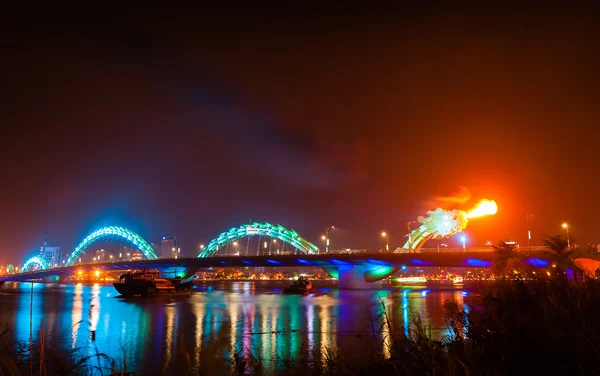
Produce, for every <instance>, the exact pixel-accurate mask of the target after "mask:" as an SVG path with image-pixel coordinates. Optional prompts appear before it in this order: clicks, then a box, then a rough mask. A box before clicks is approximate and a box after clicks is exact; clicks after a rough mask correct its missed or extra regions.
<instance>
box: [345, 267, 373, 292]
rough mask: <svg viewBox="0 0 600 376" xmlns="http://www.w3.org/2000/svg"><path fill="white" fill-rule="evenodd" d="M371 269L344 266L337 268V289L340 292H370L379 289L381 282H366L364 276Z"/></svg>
mask: <svg viewBox="0 0 600 376" xmlns="http://www.w3.org/2000/svg"><path fill="white" fill-rule="evenodd" d="M371 270H372V268H369V267H365V266H362V265H348V266H346V265H344V266H339V267H338V275H339V278H338V287H339V288H340V289H341V290H370V289H378V288H381V285H382V284H381V281H376V282H367V281H366V280H365V274H366V273H368V272H369V271H371Z"/></svg>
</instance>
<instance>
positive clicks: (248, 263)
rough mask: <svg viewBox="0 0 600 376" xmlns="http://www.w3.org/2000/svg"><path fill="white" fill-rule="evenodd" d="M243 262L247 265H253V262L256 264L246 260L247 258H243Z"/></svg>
mask: <svg viewBox="0 0 600 376" xmlns="http://www.w3.org/2000/svg"><path fill="white" fill-rule="evenodd" d="M242 262H243V263H244V264H247V265H252V264H254V263H253V262H250V261H246V260H242Z"/></svg>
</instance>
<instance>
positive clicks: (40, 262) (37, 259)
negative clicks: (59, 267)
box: [21, 256, 50, 272]
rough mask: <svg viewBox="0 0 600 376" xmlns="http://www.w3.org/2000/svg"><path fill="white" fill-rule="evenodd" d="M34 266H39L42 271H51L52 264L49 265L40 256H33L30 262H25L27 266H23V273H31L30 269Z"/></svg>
mask: <svg viewBox="0 0 600 376" xmlns="http://www.w3.org/2000/svg"><path fill="white" fill-rule="evenodd" d="M34 265H37V266H38V267H39V268H40V270H46V269H50V264H48V263H47V262H46V260H44V259H42V258H40V257H38V256H33V257H32V258H30V259H29V260H27V261H25V264H23V268H21V271H22V272H26V271H29V269H30V268H31V267H32V266H34Z"/></svg>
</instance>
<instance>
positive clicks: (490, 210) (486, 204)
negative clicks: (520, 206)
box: [467, 200, 498, 218]
mask: <svg viewBox="0 0 600 376" xmlns="http://www.w3.org/2000/svg"><path fill="white" fill-rule="evenodd" d="M497 211H498V205H497V204H496V201H494V200H481V201H479V203H478V204H477V206H476V207H475V208H474V209H473V210H471V211H470V212H468V213H467V218H475V217H482V216H484V215H494V214H496V212H497Z"/></svg>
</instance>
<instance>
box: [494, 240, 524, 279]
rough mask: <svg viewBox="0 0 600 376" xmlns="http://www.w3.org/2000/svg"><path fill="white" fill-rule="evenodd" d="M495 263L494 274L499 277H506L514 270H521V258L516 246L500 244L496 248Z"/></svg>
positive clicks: (501, 242) (502, 242)
mask: <svg viewBox="0 0 600 376" xmlns="http://www.w3.org/2000/svg"><path fill="white" fill-rule="evenodd" d="M494 253H495V255H494V263H493V264H492V272H493V273H494V274H497V275H505V274H507V273H510V272H511V271H512V270H517V269H520V268H521V256H520V255H519V252H518V251H517V245H516V244H509V243H507V242H504V241H500V242H498V245H495V246H494Z"/></svg>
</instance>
